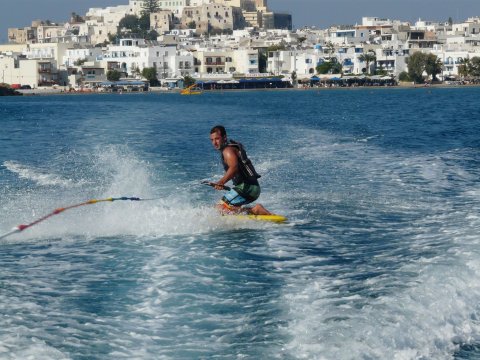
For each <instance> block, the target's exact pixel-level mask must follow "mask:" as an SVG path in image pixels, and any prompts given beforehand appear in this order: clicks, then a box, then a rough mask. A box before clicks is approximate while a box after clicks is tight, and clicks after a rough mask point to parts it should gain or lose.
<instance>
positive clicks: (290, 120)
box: [0, 88, 480, 359]
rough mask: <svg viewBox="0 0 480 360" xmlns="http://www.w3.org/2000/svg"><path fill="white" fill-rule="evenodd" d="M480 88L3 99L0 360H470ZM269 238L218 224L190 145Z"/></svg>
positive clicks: (478, 335) (477, 266)
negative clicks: (233, 167) (247, 187)
mask: <svg viewBox="0 0 480 360" xmlns="http://www.w3.org/2000/svg"><path fill="white" fill-rule="evenodd" d="M479 95H480V89H476V88H472V89H468V88H465V89H424V88H422V89H409V90H400V89H373V90H370V89H366V90H353V91H342V90H338V91H337V90H333V91H324V90H323V91H304V92H303V91H278V92H234V93H233V92H231V93H228V92H225V93H220V92H218V93H207V94H204V95H201V96H190V97H189V96H181V95H178V94H135V95H128V94H123V95H118V94H113V95H89V96H49V97H23V98H1V99H0V144H1V146H0V196H1V202H0V211H1V216H0V233H5V232H7V231H9V230H10V229H11V228H12V227H13V226H16V225H19V224H26V223H30V222H32V221H34V220H35V219H38V218H40V217H41V216H43V215H46V214H48V213H50V212H51V211H52V210H54V209H56V208H58V207H64V206H68V205H72V204H76V203H80V202H83V201H85V200H88V199H102V198H106V197H110V196H113V197H119V196H139V197H142V198H149V199H150V198H154V199H156V200H149V201H144V202H130V201H115V202H113V203H112V202H103V203H98V204H92V205H86V206H83V207H79V208H75V209H72V210H69V211H66V212H64V213H61V214H58V215H55V216H53V217H51V218H50V219H48V220H46V221H44V222H42V223H40V224H38V225H36V226H33V227H31V228H29V229H27V230H25V231H23V232H21V233H19V234H15V235H13V236H10V237H8V238H7V239H4V240H2V242H1V244H0V266H1V270H0V358H2V359H27V358H31V359H453V358H459V359H460V358H462V359H473V358H476V356H478V355H479V350H478V349H479V347H480V319H479V318H480V281H479V277H480V235H479V230H480V216H479V209H480V205H479V200H480V181H479V175H480V171H479V165H480V136H479V134H480V125H479V121H480V120H479V119H480V110H479V106H478V98H479ZM217 123H220V124H223V125H225V126H226V127H227V130H229V133H230V136H231V137H232V138H233V139H236V140H240V141H242V142H243V143H244V145H245V146H246V148H247V150H248V152H249V154H250V157H251V158H252V160H253V161H254V163H255V165H256V167H257V170H258V172H259V173H261V174H262V178H261V179H260V180H261V184H262V188H263V189H262V190H263V192H262V195H261V198H260V200H261V202H262V203H263V204H264V205H265V206H266V207H267V208H268V209H270V210H272V211H274V212H276V213H279V214H283V215H286V216H288V218H289V221H288V223H286V224H283V225H278V224H266V223H257V222H253V221H241V220H235V219H231V218H226V217H220V216H218V214H217V213H216V212H215V210H214V209H213V207H212V205H213V204H214V203H215V202H216V201H217V200H218V198H219V197H220V196H221V193H220V192H216V191H214V190H213V189H211V188H209V187H207V186H204V185H201V184H200V182H201V181H202V180H207V179H208V180H211V179H213V180H215V179H218V178H219V176H220V175H221V174H222V168H221V166H220V165H219V162H218V154H216V153H215V151H214V150H213V149H212V148H211V145H210V142H209V139H208V137H209V130H210V128H211V127H212V126H213V125H216V124H217Z"/></svg>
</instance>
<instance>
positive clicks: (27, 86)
mask: <svg viewBox="0 0 480 360" xmlns="http://www.w3.org/2000/svg"><path fill="white" fill-rule="evenodd" d="M31 88H32V87H31V86H30V85H22V86H21V87H20V89H24V90H25V89H31Z"/></svg>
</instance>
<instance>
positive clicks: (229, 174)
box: [215, 147, 238, 190]
mask: <svg viewBox="0 0 480 360" xmlns="http://www.w3.org/2000/svg"><path fill="white" fill-rule="evenodd" d="M223 159H224V161H225V163H226V164H227V166H228V170H227V171H226V172H225V174H224V175H223V177H222V178H221V179H220V180H219V181H217V184H218V187H217V186H216V187H215V189H217V190H223V185H225V184H226V183H227V182H228V181H229V180H232V179H233V178H234V177H235V175H237V173H238V155H237V150H236V149H234V148H231V147H226V148H225V149H224V150H223Z"/></svg>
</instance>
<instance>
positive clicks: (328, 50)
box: [324, 41, 335, 59]
mask: <svg viewBox="0 0 480 360" xmlns="http://www.w3.org/2000/svg"><path fill="white" fill-rule="evenodd" d="M324 53H325V54H327V58H328V59H330V58H331V57H332V56H333V54H334V53H335V44H334V43H332V42H331V41H329V42H328V43H326V44H325V50H324Z"/></svg>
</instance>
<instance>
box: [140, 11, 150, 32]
mask: <svg viewBox="0 0 480 360" xmlns="http://www.w3.org/2000/svg"><path fill="white" fill-rule="evenodd" d="M138 29H139V30H140V32H141V33H142V34H143V33H147V32H148V31H149V30H150V15H147V14H143V15H142V16H140V18H139V19H138Z"/></svg>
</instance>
